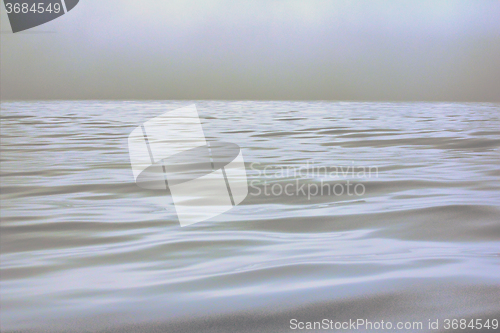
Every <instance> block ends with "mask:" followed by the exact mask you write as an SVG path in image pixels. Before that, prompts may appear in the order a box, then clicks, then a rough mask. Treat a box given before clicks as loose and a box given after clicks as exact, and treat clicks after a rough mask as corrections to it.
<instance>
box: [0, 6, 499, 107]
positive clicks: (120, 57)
mask: <svg viewBox="0 0 500 333" xmlns="http://www.w3.org/2000/svg"><path fill="white" fill-rule="evenodd" d="M1 15H2V16H1V30H2V34H1V98H2V99H3V100H6V99H128V100H131V99H238V100H240V99H245V100H255V99H259V100H271V99H280V100H315V99H322V100H411V101H414V100H427V101H434V100H441V101H498V102H500V1H498V0H470V1H467V0H464V1H460V0H454V1H439V0H430V1H425V0H421V1H418V0H408V1H404V0H399V1H391V0H387V1H382V0H367V1H355V0H351V1H314V0H303V1H293V0H289V1H270V0H267V1H258V0H247V1H239V0H229V1H211V0H200V1H190V0H180V1H175V0H169V1H166V0H141V1H137V0H80V3H79V4H78V5H77V6H76V7H75V9H73V10H72V11H71V12H69V13H68V14H66V15H64V16H62V17H60V18H58V19H56V20H54V21H52V22H50V23H47V24H45V25H42V26H39V27H36V28H33V29H31V30H28V31H26V32H23V33H17V34H12V33H11V32H10V26H9V23H8V20H7V15H6V13H5V7H4V6H3V5H2V14H1Z"/></svg>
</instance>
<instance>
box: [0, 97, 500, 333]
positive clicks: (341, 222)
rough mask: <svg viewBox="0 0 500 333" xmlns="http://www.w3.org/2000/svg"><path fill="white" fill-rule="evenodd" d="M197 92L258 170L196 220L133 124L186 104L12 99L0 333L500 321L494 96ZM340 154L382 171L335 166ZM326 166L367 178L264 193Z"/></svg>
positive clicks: (210, 132)
mask: <svg viewBox="0 0 500 333" xmlns="http://www.w3.org/2000/svg"><path fill="white" fill-rule="evenodd" d="M194 103H196V105H197V107H198V112H199V114H200V117H201V118H202V123H203V126H204V131H205V134H206V136H207V138H208V139H209V140H213V141H227V142H232V143H236V144H238V145H239V146H240V147H241V149H242V152H243V154H244V157H245V161H246V164H247V174H248V180H249V183H250V184H252V185H253V186H252V187H251V188H250V194H249V196H248V197H247V198H246V199H245V200H244V201H243V203H242V204H240V205H239V206H237V207H235V208H233V209H232V210H231V211H230V212H228V213H226V214H224V215H221V216H219V217H216V218H213V219H211V220H209V221H206V222H203V223H198V224H195V225H192V226H189V227H185V228H181V227H180V226H179V223H178V221H177V217H176V214H175V209H174V206H173V204H172V200H171V198H170V196H169V195H168V194H167V193H164V192H162V191H151V190H145V189H142V188H140V187H138V186H137V185H136V184H135V183H134V179H133V176H132V171H131V169H130V160H129V156H128V149H127V137H128V135H129V134H130V132H131V131H132V130H133V129H134V128H135V127H137V126H139V125H140V124H142V123H143V122H145V121H147V120H149V119H151V118H153V117H155V116H158V115H160V114H162V113H164V112H166V111H168V110H173V109H175V108H177V107H181V106H185V105H189V104H191V103H190V102H185V101H183V102H180V101H165V102H158V101H151V102H147V101H146V102H113V101H109V102H99V101H82V102H3V103H2V105H1V108H2V112H1V116H2V119H1V121H2V122H1V150H2V154H1V175H2V178H1V199H2V201H1V208H2V210H1V218H2V219H1V270H2V273H1V307H2V313H1V325H2V331H5V332H9V331H12V330H22V331H42V330H46V331H58V330H59V331H68V332H80V331H115V330H116V331H120V332H123V331H130V332H138V331H144V332H149V331H151V332H156V331H158V332H165V331H168V332H176V331H179V332H185V331H199V330H202V331H213V332H220V331H255V332H265V331H287V330H289V321H290V319H292V318H297V319H299V320H302V321H313V320H321V319H323V318H330V319H334V320H338V321H341V320H349V319H357V318H367V319H372V320H385V321H389V320H392V321H395V322H396V321H407V320H419V321H423V322H425V323H427V322H428V320H429V319H433V320H434V319H441V320H443V319H445V318H494V317H496V318H499V317H500V316H499V314H500V306H499V304H500V282H499V281H500V241H499V240H500V163H499V162H500V105H499V104H488V103H484V104H482V103H467V104H460V103H350V102H225V101H196V102H194ZM321 167H323V169H321ZM348 167H358V168H360V167H374V168H376V170H377V172H376V173H374V174H372V175H371V177H357V175H353V174H352V173H351V174H349V173H348V174H346V175H339V176H337V177H336V176H335V175H332V174H331V173H327V172H325V171H324V170H329V171H331V170H335V169H334V168H337V170H338V168H348ZM305 168H309V169H311V168H320V170H323V171H320V172H319V173H316V174H314V173H312V174H311V173H309V174H306V176H305V177H302V176H301V175H294V174H290V173H285V174H284V173H280V172H279V171H280V170H282V169H287V170H304V169H305ZM325 168H327V169H325ZM265 170H267V172H264V171H265ZM322 181H323V182H324V183H326V184H329V185H335V184H337V183H339V184H345V183H346V182H347V181H350V182H352V183H353V184H362V185H363V186H364V189H365V191H364V194H363V195H351V196H350V195H347V194H345V193H344V194H342V195H328V194H325V193H323V195H313V196H310V195H307V194H306V195H304V194H303V193H302V192H299V193H296V194H295V195H293V196H288V195H285V194H278V195H275V194H272V193H271V195H266V194H265V193H264V190H266V189H270V188H271V186H272V185H274V184H280V186H286V185H287V184H291V185H290V189H292V188H296V187H298V186H300V185H302V184H305V186H307V185H310V184H316V185H317V184H321V182H322ZM276 188H277V187H276ZM259 191H260V194H259ZM275 193H276V192H275ZM499 319H500V318H499Z"/></svg>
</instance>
